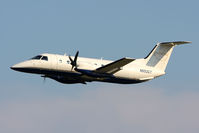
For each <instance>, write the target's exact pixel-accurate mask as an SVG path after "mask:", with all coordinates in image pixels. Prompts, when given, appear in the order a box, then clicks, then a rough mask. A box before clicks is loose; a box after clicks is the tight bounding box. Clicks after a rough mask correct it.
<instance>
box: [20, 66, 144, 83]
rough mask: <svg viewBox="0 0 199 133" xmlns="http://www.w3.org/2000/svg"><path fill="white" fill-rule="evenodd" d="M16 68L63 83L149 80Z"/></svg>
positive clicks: (137, 81)
mask: <svg viewBox="0 0 199 133" xmlns="http://www.w3.org/2000/svg"><path fill="white" fill-rule="evenodd" d="M16 70H17V71H21V72H26V73H34V74H41V75H42V77H45V78H51V79H53V80H56V81H58V82H60V83H63V84H75V83H82V84H86V82H92V81H99V82H108V83H118V84H136V83H141V82H145V81H147V80H132V79H125V78H118V77H115V76H113V75H111V76H107V75H106V76H104V75H103V76H104V77H102V76H101V77H99V75H97V76H98V77H96V76H94V75H93V76H91V75H89V76H88V75H85V74H81V73H74V72H66V71H53V70H46V69H35V68H17V69H16Z"/></svg>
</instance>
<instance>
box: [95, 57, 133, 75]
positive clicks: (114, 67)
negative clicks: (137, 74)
mask: <svg viewBox="0 0 199 133" xmlns="http://www.w3.org/2000/svg"><path fill="white" fill-rule="evenodd" d="M134 60H135V59H131V58H122V59H119V60H117V61H114V62H112V63H110V64H107V65H105V66H102V67H100V68H97V69H96V70H94V72H96V73H107V74H114V73H116V72H118V71H120V70H121V68H122V67H123V66H125V65H127V64H129V63H130V62H132V61H134Z"/></svg>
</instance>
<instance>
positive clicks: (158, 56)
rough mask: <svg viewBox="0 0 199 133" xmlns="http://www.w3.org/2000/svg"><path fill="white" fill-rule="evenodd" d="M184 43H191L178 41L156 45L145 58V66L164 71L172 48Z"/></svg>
mask: <svg viewBox="0 0 199 133" xmlns="http://www.w3.org/2000/svg"><path fill="white" fill-rule="evenodd" d="M186 43H191V42H188V41H178V42H163V43H158V44H157V45H156V46H155V47H154V48H153V50H152V51H151V52H150V53H149V55H148V56H147V57H145V60H146V65H147V66H150V67H155V68H157V69H158V70H160V71H165V69H166V66H167V64H168V61H169V58H170V56H171V53H172V51H173V48H174V46H176V45H181V44H186Z"/></svg>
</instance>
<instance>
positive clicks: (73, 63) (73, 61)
mask: <svg viewBox="0 0 199 133" xmlns="http://www.w3.org/2000/svg"><path fill="white" fill-rule="evenodd" d="M78 55H79V51H77V53H76V54H75V58H74V60H73V59H72V58H71V57H70V55H69V56H68V58H69V59H70V62H71V63H70V64H71V65H72V68H71V71H72V70H73V68H74V67H75V68H77V57H78Z"/></svg>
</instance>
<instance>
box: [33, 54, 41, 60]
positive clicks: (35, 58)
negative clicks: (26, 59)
mask: <svg viewBox="0 0 199 133" xmlns="http://www.w3.org/2000/svg"><path fill="white" fill-rule="evenodd" d="M41 57H42V56H41V55H37V56H35V57H33V58H31V59H32V60H40V59H41Z"/></svg>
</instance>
